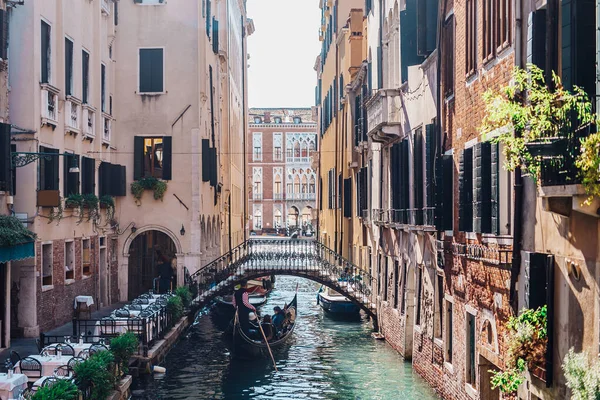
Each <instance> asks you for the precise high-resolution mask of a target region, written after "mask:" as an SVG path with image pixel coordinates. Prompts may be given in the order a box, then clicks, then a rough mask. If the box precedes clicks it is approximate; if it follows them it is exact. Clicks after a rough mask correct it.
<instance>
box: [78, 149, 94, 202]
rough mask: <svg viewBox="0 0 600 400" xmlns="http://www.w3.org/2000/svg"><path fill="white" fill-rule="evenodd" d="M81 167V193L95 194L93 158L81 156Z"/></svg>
mask: <svg viewBox="0 0 600 400" xmlns="http://www.w3.org/2000/svg"><path fill="white" fill-rule="evenodd" d="M81 167H82V169H81V175H82V182H81V194H96V166H95V160H94V159H93V158H88V157H82V160H81Z"/></svg>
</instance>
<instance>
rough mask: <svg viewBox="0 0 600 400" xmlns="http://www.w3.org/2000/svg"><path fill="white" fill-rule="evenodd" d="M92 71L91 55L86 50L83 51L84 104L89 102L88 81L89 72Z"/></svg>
mask: <svg viewBox="0 0 600 400" xmlns="http://www.w3.org/2000/svg"><path fill="white" fill-rule="evenodd" d="M89 71H90V55H89V54H88V53H87V52H86V51H85V50H82V51H81V80H82V93H81V101H82V102H83V104H87V103H88V91H89V90H88V83H89V73H90V72H89Z"/></svg>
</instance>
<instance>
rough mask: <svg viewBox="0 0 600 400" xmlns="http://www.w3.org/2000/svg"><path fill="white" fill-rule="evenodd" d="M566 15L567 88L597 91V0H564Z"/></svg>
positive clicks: (564, 60) (564, 74) (564, 70)
mask: <svg viewBox="0 0 600 400" xmlns="http://www.w3.org/2000/svg"><path fill="white" fill-rule="evenodd" d="M561 8H562V10H561V11H562V12H561V16H562V52H561V54H562V81H563V85H564V86H565V88H567V89H572V87H573V85H577V86H579V87H582V88H583V89H584V90H585V91H586V92H587V93H588V94H590V95H593V94H595V93H596V90H595V71H596V61H595V59H596V49H595V46H596V41H595V40H590V38H593V37H595V35H596V28H595V18H596V11H595V1H594V0H564V1H562V2H561Z"/></svg>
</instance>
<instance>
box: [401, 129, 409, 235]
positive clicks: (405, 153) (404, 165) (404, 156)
mask: <svg viewBox="0 0 600 400" xmlns="http://www.w3.org/2000/svg"><path fill="white" fill-rule="evenodd" d="M409 145H410V144H409V142H408V139H405V140H403V141H402V142H401V147H400V151H401V157H400V160H401V163H400V164H399V167H400V176H401V180H402V181H401V186H400V190H401V193H400V196H401V197H400V201H401V202H402V204H401V205H400V209H401V210H409V209H410V171H409ZM401 215H402V220H401V221H400V222H402V223H408V222H409V221H408V220H406V218H405V216H406V215H407V213H406V212H403V213H402V214H401Z"/></svg>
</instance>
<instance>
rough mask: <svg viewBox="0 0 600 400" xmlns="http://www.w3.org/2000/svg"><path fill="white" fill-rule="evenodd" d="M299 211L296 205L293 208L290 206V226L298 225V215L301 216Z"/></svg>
mask: <svg viewBox="0 0 600 400" xmlns="http://www.w3.org/2000/svg"><path fill="white" fill-rule="evenodd" d="M299 214H300V213H299V211H298V209H297V208H296V207H294V206H292V208H290V209H289V210H288V226H289V227H296V226H298V217H299Z"/></svg>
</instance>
